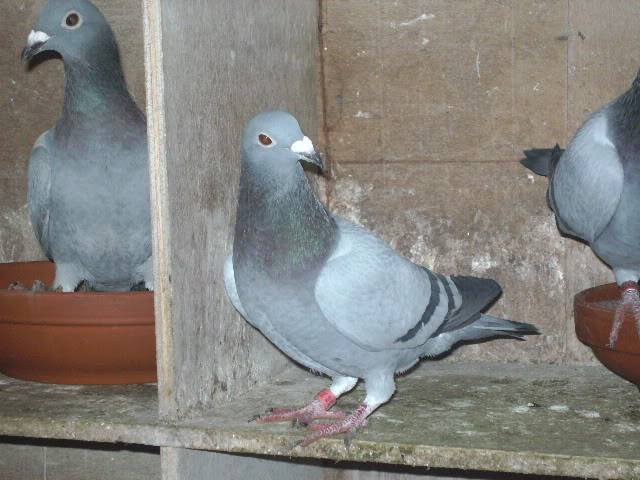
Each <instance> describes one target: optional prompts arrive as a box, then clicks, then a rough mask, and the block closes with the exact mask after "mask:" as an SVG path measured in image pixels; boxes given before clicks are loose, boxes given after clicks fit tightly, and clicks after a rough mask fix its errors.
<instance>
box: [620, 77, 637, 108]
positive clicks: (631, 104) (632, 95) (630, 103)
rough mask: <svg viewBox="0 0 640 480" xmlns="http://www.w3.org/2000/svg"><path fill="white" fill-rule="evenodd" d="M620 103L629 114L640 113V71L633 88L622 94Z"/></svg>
mask: <svg viewBox="0 0 640 480" xmlns="http://www.w3.org/2000/svg"><path fill="white" fill-rule="evenodd" d="M620 103H621V104H622V105H623V106H624V107H625V110H626V112H627V113H628V114H631V115H640V73H638V75H637V76H636V78H635V80H634V81H633V84H632V85H631V88H630V89H629V90H627V91H626V92H625V93H623V94H622V96H621V97H620Z"/></svg>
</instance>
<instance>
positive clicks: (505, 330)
mask: <svg viewBox="0 0 640 480" xmlns="http://www.w3.org/2000/svg"><path fill="white" fill-rule="evenodd" d="M466 330H467V331H468V332H469V335H468V336H466V335H465V336H464V337H463V338H462V339H463V340H480V339H484V338H491V337H512V338H519V339H521V340H523V338H522V337H523V336H525V335H539V334H540V331H539V330H538V329H537V328H536V327H535V326H534V325H531V324H530V323H524V322H514V321H513V320H505V319H504V318H498V317H494V316H492V315H486V314H482V315H480V317H479V318H478V319H477V320H476V321H475V322H473V323H472V324H471V325H470V326H469V327H467V329H466Z"/></svg>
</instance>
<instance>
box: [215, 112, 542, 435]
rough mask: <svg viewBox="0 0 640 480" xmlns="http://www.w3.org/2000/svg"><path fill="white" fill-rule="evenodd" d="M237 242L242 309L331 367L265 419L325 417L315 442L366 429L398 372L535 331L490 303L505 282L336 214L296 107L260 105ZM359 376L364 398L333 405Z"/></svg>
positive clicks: (298, 354)
mask: <svg viewBox="0 0 640 480" xmlns="http://www.w3.org/2000/svg"><path fill="white" fill-rule="evenodd" d="M241 158H242V166H241V174H240V193H239V205H238V211H237V220H236V226H235V239H234V244H233V254H232V256H230V257H229V258H228V259H227V262H226V264H225V285H226V289H227V293H228V295H229V297H230V299H231V301H232V303H233V304H234V306H235V307H236V309H237V310H238V311H239V312H240V313H241V314H242V315H243V316H244V317H245V318H246V319H247V321H249V323H251V324H252V325H253V326H255V327H256V328H258V329H259V330H260V331H261V332H262V333H263V334H264V335H265V336H266V337H267V338H268V339H269V340H270V341H271V342H273V343H274V344H275V345H276V346H277V347H278V348H280V349H281V350H282V351H283V352H285V353H286V354H287V355H288V356H289V357H291V358H292V359H294V360H295V361H297V362H299V363H300V364H302V365H304V366H306V367H307V368H309V369H311V370H313V371H316V372H321V373H323V374H325V375H328V376H329V377H331V378H332V380H333V383H332V384H331V387H330V388H329V389H326V390H323V391H322V392H320V393H319V394H318V395H317V396H316V397H315V399H314V400H313V401H312V402H311V403H310V404H309V405H307V406H306V407H303V408H299V409H293V410H282V409H280V410H273V411H271V413H270V414H268V415H266V416H263V417H261V418H260V419H259V421H261V422H272V421H283V420H298V421H300V422H302V423H309V422H311V421H312V420H314V419H317V418H337V419H338V421H337V422H336V423H330V424H315V425H311V427H312V428H313V429H314V430H316V431H315V432H314V433H313V434H312V435H310V436H309V437H307V439H306V440H305V442H304V444H305V445H308V444H309V443H311V442H313V441H315V440H317V439H319V438H322V437H325V436H327V435H333V434H336V433H344V432H350V431H353V430H355V429H356V428H358V427H360V426H363V425H365V424H366V418H367V417H368V416H369V414H371V412H373V411H374V410H375V409H376V408H377V407H378V406H380V405H381V404H383V403H385V402H387V401H388V400H389V399H390V398H391V396H392V394H393V393H394V391H395V383H394V376H395V375H396V374H398V373H402V372H405V371H406V370H407V369H409V368H411V367H412V366H413V365H415V364H416V363H417V362H418V360H419V359H420V358H421V357H433V356H436V355H440V354H442V353H444V352H446V351H448V350H449V349H451V348H452V347H453V346H454V345H455V344H456V343H458V342H461V341H477V340H483V339H486V338H489V337H499V336H508V337H516V338H520V337H521V336H522V335H527V334H535V333H537V330H536V328H535V327H533V326H532V325H528V324H525V323H518V322H512V321H509V320H503V319H500V318H496V317H492V316H490V315H485V314H482V313H481V310H483V309H484V308H486V307H487V306H488V305H489V304H490V303H492V302H493V301H494V300H495V299H496V298H497V297H498V296H499V295H500V293H501V289H500V286H499V285H498V284H497V283H496V282H494V281H493V280H488V279H480V278H473V277H456V276H447V275H440V274H437V273H433V272H431V271H429V270H428V269H426V268H424V267H421V266H419V265H416V264H414V263H412V262H410V261H409V260H407V259H406V258H404V257H402V256H401V255H399V254H398V253H397V252H395V251H394V250H393V249H391V248H390V247H389V246H387V245H386V244H385V243H384V242H383V241H382V240H380V239H379V238H378V237H376V236H375V235H374V234H373V233H371V232H369V231H368V230H366V229H364V228H362V227H359V226H357V225H354V224H352V223H350V222H348V221H346V220H344V219H342V218H339V217H337V216H334V215H332V214H331V213H330V212H329V211H328V210H327V209H326V207H325V206H324V205H323V204H322V203H321V202H320V201H319V200H318V198H317V197H316V196H315V195H314V192H313V190H312V188H311V186H310V184H309V182H308V181H307V178H306V177H305V174H304V172H303V168H302V166H301V164H300V162H306V163H311V164H314V165H317V166H318V167H320V168H322V161H321V159H320V157H319V156H318V154H317V153H316V152H315V149H314V147H313V144H312V142H311V140H309V138H308V137H306V136H304V135H303V134H302V132H301V130H300V127H299V125H298V122H297V121H296V119H295V118H294V117H293V116H291V115H290V114H288V113H286V112H277V111H275V112H266V113H261V114H259V115H257V116H256V117H254V118H253V119H252V120H251V121H250V122H249V124H248V126H247V127H246V129H245V132H244V136H243V139H242V152H241ZM358 379H364V380H365V382H366V390H367V396H366V398H365V400H364V403H363V404H362V405H361V406H360V407H359V408H358V409H357V410H355V411H354V412H353V413H352V414H350V415H348V416H344V414H342V413H340V412H329V411H328V409H329V408H330V407H331V406H333V405H334V404H335V402H336V399H337V397H339V396H340V395H341V394H343V393H345V392H348V391H349V390H351V389H352V388H353V387H354V386H355V385H356V383H357V381H358Z"/></svg>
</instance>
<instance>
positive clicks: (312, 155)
mask: <svg viewBox="0 0 640 480" xmlns="http://www.w3.org/2000/svg"><path fill="white" fill-rule="evenodd" d="M291 151H292V152H293V153H297V154H298V156H299V158H300V161H302V162H305V163H310V164H312V165H315V166H316V167H318V168H319V169H320V170H321V171H324V162H323V161H322V157H320V154H319V153H318V152H316V150H315V148H313V143H312V142H311V140H310V139H309V137H303V138H302V140H298V141H297V142H293V144H292V145H291Z"/></svg>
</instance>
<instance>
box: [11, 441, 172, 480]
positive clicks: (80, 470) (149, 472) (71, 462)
mask: <svg viewBox="0 0 640 480" xmlns="http://www.w3.org/2000/svg"><path fill="white" fill-rule="evenodd" d="M0 478H2V480H36V479H40V480H86V479H88V478H90V479H92V480H153V479H159V478H160V456H159V449H158V448H156V447H141V446H121V445H120V446H118V445H112V444H104V443H85V442H72V441H55V440H29V439H18V438H2V439H0Z"/></svg>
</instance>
